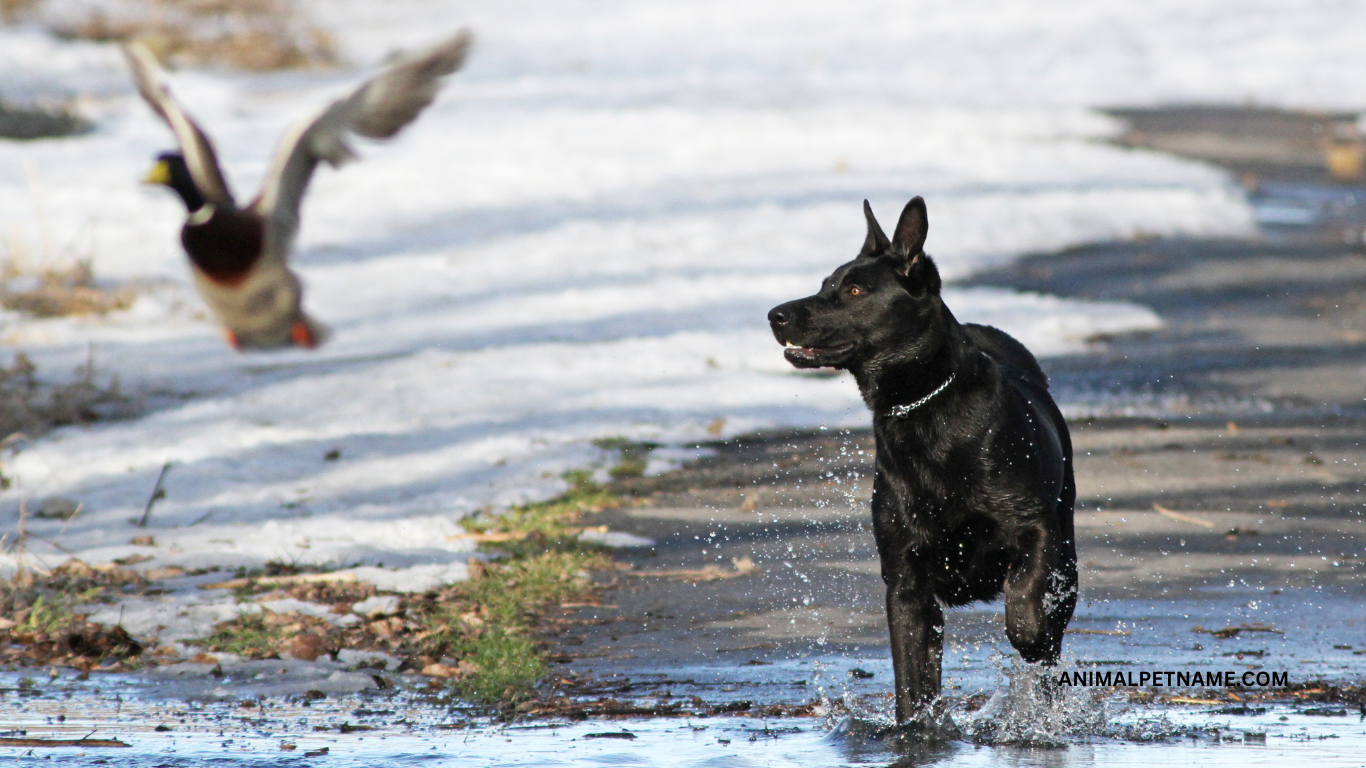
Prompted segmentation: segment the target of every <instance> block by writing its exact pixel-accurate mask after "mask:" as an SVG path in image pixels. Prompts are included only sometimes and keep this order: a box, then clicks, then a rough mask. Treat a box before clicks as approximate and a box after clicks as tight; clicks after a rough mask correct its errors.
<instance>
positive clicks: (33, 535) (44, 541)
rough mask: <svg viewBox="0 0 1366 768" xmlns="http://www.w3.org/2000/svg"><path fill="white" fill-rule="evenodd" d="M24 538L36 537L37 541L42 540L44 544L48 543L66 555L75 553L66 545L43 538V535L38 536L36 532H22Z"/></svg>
mask: <svg viewBox="0 0 1366 768" xmlns="http://www.w3.org/2000/svg"><path fill="white" fill-rule="evenodd" d="M24 538H28V539H37V540H38V541H41V542H43V543H44V544H49V545H51V546H52V548H53V549H60V550H61V551H63V552H65V553H67V554H68V555H74V554H76V553H75V552H72V551H71V550H69V549H67V548H66V547H64V546H62V545H61V544H58V543H57V542H55V541H53V540H52V539H47V538H44V537H42V536H39V535H38V534H36V533H26V534H24Z"/></svg>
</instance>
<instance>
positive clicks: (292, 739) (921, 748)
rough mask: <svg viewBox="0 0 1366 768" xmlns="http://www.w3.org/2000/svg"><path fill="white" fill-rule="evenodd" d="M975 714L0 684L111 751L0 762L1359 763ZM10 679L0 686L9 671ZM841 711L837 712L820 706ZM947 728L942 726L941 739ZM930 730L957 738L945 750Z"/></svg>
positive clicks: (1181, 733)
mask: <svg viewBox="0 0 1366 768" xmlns="http://www.w3.org/2000/svg"><path fill="white" fill-rule="evenodd" d="M1003 671H1004V673H1005V675H1006V681H1005V683H1003V684H1002V685H1001V686H999V687H998V688H997V689H996V690H995V691H994V692H993V693H992V694H991V697H990V699H989V700H988V701H987V702H986V703H985V705H983V706H981V707H980V708H978V709H977V710H976V711H968V707H967V706H966V700H963V699H960V700H957V701H958V703H957V704H956V705H955V706H954V708H951V709H949V710H947V711H946V712H940V713H938V716H939V717H940V718H941V720H940V721H939V722H938V723H937V724H936V727H935V728H929V729H927V728H910V729H907V728H904V727H903V728H891V727H889V726H890V723H889V722H888V721H887V720H886V719H885V718H884V717H879V715H878V714H877V713H875V712H872V713H870V712H868V711H867V710H864V712H863V713H862V714H859V715H856V716H854V717H849V716H842V717H836V716H833V715H832V716H830V717H827V718H815V717H812V718H785V719H773V720H762V719H756V718H731V717H698V718H691V719H684V718H653V719H639V718H636V719H628V718H622V719H605V720H593V721H586V722H576V723H570V722H530V723H516V724H512V725H496V724H488V723H483V724H476V725H471V724H470V723H468V722H462V721H460V720H458V719H457V718H455V717H454V716H453V715H452V713H450V712H447V711H443V710H441V709H439V708H436V707H432V706H431V705H430V704H425V703H423V702H421V701H420V700H418V699H415V698H413V697H412V696H410V695H409V694H406V693H403V692H393V691H390V692H387V693H385V694H384V695H375V694H372V695H369V696H364V697H344V698H335V699H326V700H321V701H306V700H305V701H284V700H282V701H268V700H264V699H258V700H255V701H251V700H248V701H246V702H240V701H224V702H217V703H185V702H168V701H165V700H158V699H152V698H148V697H147V695H146V694H147V692H146V691H142V692H138V691H135V690H134V689H132V688H121V689H116V688H110V687H108V686H107V685H106V687H104V688H103V690H101V691H99V692H98V693H97V692H96V691H94V690H91V689H76V688H71V687H67V686H63V685H61V684H60V683H56V682H53V683H48V684H44V683H43V682H41V681H39V682H36V683H35V682H33V681H29V682H27V683H25V684H24V685H23V686H22V687H20V686H17V685H16V686H12V687H11V686H6V687H4V688H3V689H0V711H3V712H4V714H3V715H0V725H2V726H3V727H2V728H0V730H4V731H5V733H4V734H0V735H4V736H21V735H23V736H27V737H29V738H48V739H79V738H81V737H83V736H87V735H90V734H93V735H94V737H96V738H104V739H110V738H117V739H121V740H123V741H124V742H126V743H128V744H129V745H130V746H129V748H125V749H114V748H106V749H98V748H87V749H79V748H38V749H25V748H4V747H0V759H6V758H10V759H21V760H22V759H51V760H53V761H54V762H57V763H59V764H61V765H73V766H85V765H109V766H146V767H147V768H153V767H154V766H155V767H157V768H175V767H178V766H222V767H223V768H247V767H248V766H277V765H279V766H286V765H327V766H366V767H367V768H369V767H371V766H408V765H422V766H475V765H477V766H495V767H502V766H506V767H508V768H512V767H521V766H527V767H530V766H570V767H573V768H592V767H600V766H641V767H642V768H648V767H651V766H661V767H667V768H686V767H692V766H697V767H698V768H702V767H704V766H705V767H707V768H749V767H750V766H754V767H756V768H757V767H758V766H766V767H769V768H785V767H787V766H792V767H794V768H795V767H796V766H801V767H803V768H811V767H813V766H851V767H852V766H898V767H900V768H908V767H909V766H931V765H933V766H946V767H956V766H1001V765H1005V766H1021V767H1032V766H1047V767H1050V768H1053V767H1056V768H1067V767H1069V766H1133V765H1139V764H1142V765H1144V766H1162V765H1181V766H1190V765H1198V766H1247V765H1272V764H1279V765H1306V764H1309V763H1311V762H1312V763H1313V764H1315V765H1316V766H1325V767H1326V766H1358V767H1359V766H1361V765H1363V761H1364V760H1366V723H1363V720H1364V719H1366V713H1363V712H1362V711H1359V710H1358V708H1357V707H1356V706H1355V705H1353V706H1345V705H1330V706H1325V705H1322V704H1317V705H1310V704H1304V705H1292V704H1280V705H1261V706H1233V707H1230V706H1227V705H1219V706H1142V705H1131V704H1130V703H1128V701H1127V700H1126V699H1125V698H1124V697H1123V696H1122V695H1117V694H1116V693H1115V692H1114V691H1113V690H1108V689H1106V690H1101V689H1080V688H1066V687H1058V686H1057V685H1056V683H1055V682H1053V678H1051V676H1050V675H1046V674H1041V673H1039V672H1038V670H1037V669H1032V668H1028V667H1025V668H1020V667H1016V666H1006V667H1005V668H1004V669H1003ZM6 677H8V676H6ZM826 709H827V711H830V712H842V711H843V710H842V708H841V707H840V706H839V703H838V702H831V703H830V705H829V706H827V707H826ZM945 726H947V730H946V728H945ZM927 730H930V731H935V730H937V731H938V732H939V733H941V734H942V733H947V732H952V731H956V732H957V733H958V734H959V735H958V736H957V737H956V738H953V739H952V740H944V739H942V738H941V739H928V738H925V735H924V734H925V733H926V731H927Z"/></svg>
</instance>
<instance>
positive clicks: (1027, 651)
mask: <svg viewBox="0 0 1366 768" xmlns="http://www.w3.org/2000/svg"><path fill="white" fill-rule="evenodd" d="M863 205H864V213H865V215H866V217H867V220H868V237H867V240H866V241H865V242H864V245H863V250H862V251H861V252H860V253H859V255H858V257H857V258H855V259H854V260H853V261H851V262H849V263H847V264H844V265H843V266H841V267H839V268H838V269H836V270H835V272H834V273H833V274H831V275H830V276H829V277H827V278H826V279H825V281H824V282H823V283H822V285H821V290H820V292H819V293H817V294H816V295H814V296H810V297H808V298H805V299H798V300H796V301H790V302H787V303H786V304H782V305H779V306H778V307H775V308H774V309H773V310H772V311H771V312H769V316H768V317H769V323H770V325H771V326H772V328H773V334H774V336H775V337H776V338H777V339H778V341H779V342H782V343H790V344H793V345H796V346H795V347H789V348H788V349H787V351H786V356H787V359H788V361H789V362H791V363H792V364H793V365H795V366H797V367H799V368H814V367H833V368H841V369H845V370H848V371H849V372H851V373H852V374H853V375H854V378H855V379H856V380H857V381H858V385H859V390H860V391H861V392H862V394H863V399H864V401H865V402H866V403H867V404H868V408H869V409H870V410H871V411H872V412H873V431H874V434H875V437H876V440H877V457H876V475H875V478H874V482H873V531H874V535H875V537H876V540H877V546H878V553H879V555H880V557H881V560H882V579H883V581H884V582H886V584H887V617H888V625H889V628H890V630H891V642H892V664H893V667H894V669H895V673H896V712H897V720H898V722H903V721H905V720H907V719H909V718H911V717H912V716H913V715H914V714H915V712H916V710H917V709H918V708H919V707H921V706H922V705H925V704H927V703H929V702H931V701H933V700H934V699H936V698H937V697H938V695H939V691H940V666H941V657H942V646H943V630H944V616H943V611H942V610H941V604H943V605H949V606H956V605H963V604H966V603H970V602H973V601H978V600H994V599H995V598H997V597H999V596H1000V595H1001V594H1003V593H1004V595H1005V603H1006V606H1005V607H1006V635H1007V637H1008V638H1009V639H1010V642H1011V644H1012V645H1013V646H1014V647H1015V648H1016V650H1018V651H1019V652H1020V655H1021V656H1022V657H1023V658H1024V659H1025V660H1026V661H1029V662H1042V663H1044V664H1052V663H1055V662H1056V661H1057V659H1058V656H1059V654H1060V653H1061V651H1062V638H1063V631H1064V630H1065V629H1066V628H1067V622H1068V621H1069V620H1070V619H1071V617H1072V610H1073V608H1074V607H1075V606H1076V599H1077V593H1076V585H1077V564H1076V562H1077V561H1076V548H1075V544H1074V536H1073V530H1072V505H1073V501H1074V500H1075V498H1076V486H1075V485H1074V482H1073V478H1072V444H1071V440H1070V438H1069V435H1068V431H1067V424H1066V422H1065V421H1064V420H1063V417H1062V414H1061V413H1059V412H1058V408H1057V406H1056V405H1055V404H1054V402H1053V399H1052V397H1050V396H1049V394H1048V380H1047V378H1046V377H1045V375H1044V373H1043V371H1042V370H1041V369H1040V368H1039V364H1038V362H1037V361H1035V359H1034V356H1033V355H1031V354H1030V353H1029V351H1028V350H1027V349H1025V347H1024V345H1022V344H1020V343H1019V342H1018V341H1016V340H1015V339H1013V338H1011V337H1010V336H1009V335H1007V334H1006V333H1004V332H1003V331H1000V330H997V329H995V328H991V327H989V326H984V325H974V324H971V323H966V324H964V323H959V322H958V321H957V320H956V319H954V316H953V313H952V312H950V311H949V309H948V307H946V306H944V302H943V300H942V299H941V298H940V278H939V271H938V270H937V269H936V268H935V265H934V262H933V261H932V260H931V259H930V257H929V256H927V255H925V253H924V250H923V246H924V243H925V235H926V233H927V231H928V217H927V214H926V210H925V203H924V201H923V200H922V199H921V198H919V197H917V198H915V199H914V200H912V201H911V202H910V203H909V204H907V206H906V208H905V210H904V211H902V214H901V220H900V221H899V222H898V224H897V228H896V232H895V233H894V235H893V238H892V240H891V241H888V239H887V237H886V235H884V234H883V232H882V228H881V227H879V226H878V223H877V221H876V220H875V219H874V218H873V213H872V209H871V208H870V207H869V206H868V203H867V201H865V202H864V204H863ZM950 377H953V382H952V383H951V384H950V385H949V386H948V387H947V388H946V389H944V390H943V391H942V392H940V393H939V394H938V395H936V396H934V397H933V398H931V399H930V400H929V401H928V402H926V403H925V404H924V405H923V406H921V407H919V408H917V409H916V410H914V411H911V412H910V413H909V414H908V415H906V416H900V417H897V416H892V415H889V412H890V411H891V410H892V409H893V408H894V407H895V406H898V405H908V404H911V403H914V402H916V401H917V400H919V399H920V398H922V397H924V396H925V395H928V394H930V393H931V392H933V391H934V390H935V389H936V388H938V387H939V386H940V385H941V384H943V383H944V382H945V381H948V380H949V378H950Z"/></svg>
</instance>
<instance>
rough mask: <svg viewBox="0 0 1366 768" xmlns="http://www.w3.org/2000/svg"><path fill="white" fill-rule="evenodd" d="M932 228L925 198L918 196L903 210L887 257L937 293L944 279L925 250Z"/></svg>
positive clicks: (906, 275)
mask: <svg viewBox="0 0 1366 768" xmlns="http://www.w3.org/2000/svg"><path fill="white" fill-rule="evenodd" d="M929 230H930V217H929V214H928V212H927V211H926V210H925V200H924V198H922V197H920V196H918V195H917V196H916V197H915V198H913V199H912V200H911V202H909V203H906V207H905V208H904V209H902V211H901V219H900V220H899V221H897V223H896V232H894V233H892V246H891V248H889V249H888V251H887V258H888V259H890V260H891V261H892V263H893V267H894V268H895V269H896V271H897V272H898V273H899V274H900V275H901V276H902V277H904V278H906V279H907V280H910V281H911V282H912V283H914V284H915V285H917V286H920V287H923V288H924V289H925V290H927V291H929V292H930V293H932V294H937V293H939V289H940V287H941V286H942V285H943V281H942V280H941V279H940V277H939V268H938V267H936V266H935V264H934V260H933V259H931V258H930V257H929V256H928V255H926V253H925V236H926V235H927V234H929Z"/></svg>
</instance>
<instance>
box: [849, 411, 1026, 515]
mask: <svg viewBox="0 0 1366 768" xmlns="http://www.w3.org/2000/svg"><path fill="white" fill-rule="evenodd" d="M888 431H889V432H890V430H888ZM992 438H993V436H992V435H989V434H988V435H984V436H975V437H974V438H971V439H961V438H960V439H957V440H953V441H949V440H943V441H939V442H927V441H924V440H921V439H918V438H917V436H915V435H897V434H894V433H893V434H879V435H878V440H877V454H876V478H875V482H874V494H873V511H874V514H875V515H877V516H879V517H883V518H887V520H886V522H889V523H893V524H894V525H895V527H899V528H904V529H906V532H907V533H908V534H911V533H913V534H914V536H915V537H916V538H930V539H933V538H939V537H941V536H943V535H946V534H948V533H950V532H952V531H956V530H959V529H961V528H963V527H964V526H972V527H976V523H975V522H974V521H980V520H985V519H993V520H999V519H1000V518H1001V517H1002V514H1003V513H1005V515H1006V516H1010V513H1011V512H1013V511H1016V510H1017V509H1018V510H1019V511H1024V508H1027V507H1030V506H1033V505H1032V504H1030V503H1029V500H1028V499H1026V498H1023V497H1022V495H1021V493H1020V492H1019V489H1017V488H1016V487H1015V484H1014V483H1012V482H1010V480H1009V477H1008V475H1009V473H1003V472H1001V471H1000V468H1001V465H1002V463H1003V462H1005V461H1008V458H1004V457H1003V456H1002V455H1000V454H1001V453H1002V451H1001V450H1000V448H1001V446H1000V445H999V444H998V443H999V441H996V440H993V439H992Z"/></svg>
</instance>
